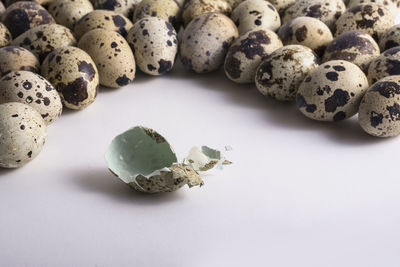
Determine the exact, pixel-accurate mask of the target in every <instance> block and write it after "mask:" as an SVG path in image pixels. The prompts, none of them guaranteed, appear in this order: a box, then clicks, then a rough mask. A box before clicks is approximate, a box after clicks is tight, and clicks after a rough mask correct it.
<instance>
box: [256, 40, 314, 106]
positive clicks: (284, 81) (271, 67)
mask: <svg viewBox="0 0 400 267" xmlns="http://www.w3.org/2000/svg"><path fill="white" fill-rule="evenodd" d="M318 65H319V59H318V56H317V55H316V54H315V53H314V52H313V51H312V50H311V49H310V48H308V47H305V46H302V45H288V46H284V47H282V48H280V49H278V50H276V51H275V52H273V53H272V54H271V55H270V56H268V57H267V58H266V59H265V60H264V61H263V62H262V63H261V65H260V66H259V67H258V69H257V71H256V78H255V81H256V85H257V89H258V90H259V91H260V92H261V93H262V94H263V95H265V96H270V97H272V98H274V99H276V100H279V101H294V100H295V99H296V93H297V89H298V87H299V85H300V83H301V82H302V81H303V80H304V78H305V77H306V76H307V75H308V74H309V73H310V72H312V71H313V70H314V69H315V68H317V67H318Z"/></svg>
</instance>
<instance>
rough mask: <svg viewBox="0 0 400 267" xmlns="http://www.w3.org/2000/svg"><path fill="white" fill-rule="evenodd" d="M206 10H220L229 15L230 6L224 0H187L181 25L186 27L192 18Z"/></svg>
mask: <svg viewBox="0 0 400 267" xmlns="http://www.w3.org/2000/svg"><path fill="white" fill-rule="evenodd" d="M207 12H220V13H222V14H224V15H227V16H229V15H230V14H231V12H232V7H231V5H230V4H229V3H228V2H227V1H225V0H189V1H188V2H187V3H186V4H185V7H184V10H183V14H182V20H183V25H184V26H185V27H186V26H187V25H188V24H189V22H191V21H192V20H193V19H194V18H196V17H198V16H199V15H201V14H203V13H207Z"/></svg>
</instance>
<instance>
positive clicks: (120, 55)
mask: <svg viewBox="0 0 400 267" xmlns="http://www.w3.org/2000/svg"><path fill="white" fill-rule="evenodd" d="M78 47H79V48H80V49H82V50H84V51H85V52H86V53H88V54H89V55H90V57H91V58H92V59H93V61H94V62H95V63H96V66H97V69H98V71H99V75H100V84H101V85H104V86H107V87H111V88H119V87H122V86H124V85H127V84H129V83H130V82H132V81H133V79H134V78H135V73H136V64H135V58H134V56H133V52H132V50H131V48H130V47H129V44H128V42H127V41H126V40H125V39H124V37H122V35H120V34H119V33H117V32H114V31H107V30H104V29H95V30H92V31H90V32H87V33H86V34H85V35H83V36H82V38H81V39H80V40H79V43H78Z"/></svg>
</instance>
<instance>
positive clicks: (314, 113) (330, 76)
mask: <svg viewBox="0 0 400 267" xmlns="http://www.w3.org/2000/svg"><path fill="white" fill-rule="evenodd" d="M367 89H368V80H367V77H366V76H365V74H364V73H363V71H362V70H361V69H360V68H359V67H358V66H356V65H355V64H353V63H350V62H347V61H344V60H333V61H329V62H326V63H324V64H322V65H321V66H319V67H318V68H317V69H315V70H314V71H313V72H312V73H310V74H309V75H308V76H307V77H306V78H305V79H304V81H303V83H302V84H301V85H300V87H299V91H298V92H297V97H296V102H297V106H298V108H299V110H300V111H301V112H302V113H303V114H304V115H305V116H306V117H308V118H311V119H314V120H318V121H341V120H344V119H347V118H350V117H352V116H354V115H355V114H356V113H357V111H358V106H359V104H360V102H361V99H362V97H363V95H364V93H365V91H366V90H367Z"/></svg>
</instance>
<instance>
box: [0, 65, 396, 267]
mask: <svg viewBox="0 0 400 267" xmlns="http://www.w3.org/2000/svg"><path fill="white" fill-rule="evenodd" d="M136 125H144V126H148V127H151V128H154V129H156V130H157V131H159V132H160V133H161V134H163V135H164V136H165V137H166V138H167V139H168V140H169V142H170V143H171V144H172V145H173V147H174V148H175V150H176V152H177V154H178V156H179V158H182V157H184V156H186V153H187V152H188V150H189V149H190V148H191V147H192V146H193V145H203V144H206V145H209V146H211V147H216V148H221V149H223V148H224V146H225V145H230V146H232V147H233V151H231V152H228V153H227V157H228V158H229V159H231V160H232V161H233V162H234V164H233V165H231V166H228V167H226V168H225V169H224V170H223V171H218V170H215V171H213V172H211V173H210V174H208V175H206V176H205V177H204V180H205V183H206V184H205V186H204V187H202V188H193V189H188V188H186V187H185V188H184V189H182V190H180V191H178V192H176V193H171V194H164V195H143V194H139V193H136V192H135V191H133V190H131V189H130V188H129V187H128V186H126V185H125V184H123V183H122V182H121V181H119V180H118V179H117V178H116V177H114V176H113V175H112V174H110V173H109V172H108V170H107V166H106V164H105V160H104V152H105V151H106V149H107V147H108V145H109V143H110V142H111V140H112V139H113V137H114V136H116V135H118V134H120V133H121V132H123V131H125V130H127V129H129V128H130V127H132V126H136ZM399 151H400V138H397V139H389V140H381V139H377V138H373V137H370V136H368V135H367V134H365V133H364V132H363V131H362V130H361V128H360V127H359V126H358V123H357V118H353V119H351V120H348V121H345V122H341V123H333V124H328V123H318V122H314V121H311V120H309V119H307V118H305V117H303V115H302V114H300V112H298V111H297V109H296V107H295V106H294V105H292V104H282V103H278V102H276V101H273V100H270V99H266V98H264V97H263V96H262V95H260V94H259V93H258V91H257V90H256V89H255V87H254V86H248V85H245V86H241V85H236V84H234V83H232V82H230V81H229V80H228V79H227V78H226V77H225V75H224V73H223V71H219V72H216V73H212V74H208V75H196V74H192V73H189V72H187V71H185V70H183V69H182V67H181V66H180V65H178V66H177V68H176V69H175V70H174V71H173V72H172V73H170V74H169V75H167V76H164V77H159V78H152V77H148V76H145V75H144V74H141V73H138V75H137V79H136V80H135V82H134V83H133V84H132V85H130V86H127V87H124V88H121V89H118V90H110V89H102V90H101V92H100V94H99V96H98V99H97V100H96V102H95V103H94V104H93V105H92V106H90V107H89V108H88V109H86V110H83V111H79V112H71V111H66V112H65V113H64V114H63V116H62V117H61V118H60V119H59V121H57V122H56V123H55V124H53V125H51V126H49V128H48V139H47V143H46V146H45V148H44V149H43V151H42V153H41V154H40V155H39V157H38V158H37V159H35V160H34V161H33V162H31V163H30V164H28V165H27V166H25V167H23V168H21V169H18V170H12V171H8V170H0V266H7V267H8V266H11V267H13V266H40V267H46V266H49V267H50V266H52V267H53V266H57V267H62V266H66V267H67V266H68V267H71V266H85V267H86V266H112V267H113V266H121V267H123V266H140V267H141V266H146V267H153V266H154V267H163V266H168V267H180V266H185V267H187V266H190V267H204V266H229V267H233V266H241V267H242V266H271V267H293V266H296V267H303V266H304V267H314V266H315V267H321V266H323V267H330V266H332V267H338V266H340V267H357V266H360V267H376V266H380V267H392V266H393V267H398V266H400V253H399V251H400V231H399V230H400V215H399V207H400V175H399V158H400V153H399Z"/></svg>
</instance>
